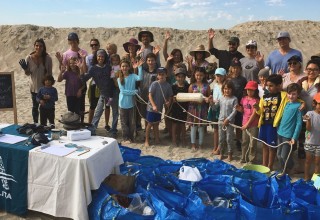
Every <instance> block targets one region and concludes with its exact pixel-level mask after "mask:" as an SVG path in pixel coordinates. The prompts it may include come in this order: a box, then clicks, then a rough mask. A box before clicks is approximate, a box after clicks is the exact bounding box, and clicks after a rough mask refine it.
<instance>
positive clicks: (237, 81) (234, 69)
mask: <svg viewBox="0 0 320 220" xmlns="http://www.w3.org/2000/svg"><path fill="white" fill-rule="evenodd" d="M241 74H242V67H241V63H240V61H239V60H237V59H236V58H235V59H233V60H232V61H231V64H230V68H229V74H228V79H230V80H231V82H233V85H234V91H233V94H234V95H235V96H236V97H237V99H238V103H240V101H241V99H242V96H243V92H244V87H245V86H246V84H247V79H246V78H244V77H243V76H242V75H241ZM234 124H235V125H237V126H242V113H240V112H237V114H236V117H235V120H234ZM241 136H242V135H241V130H240V129H236V144H237V149H238V150H241V141H240V140H241Z"/></svg>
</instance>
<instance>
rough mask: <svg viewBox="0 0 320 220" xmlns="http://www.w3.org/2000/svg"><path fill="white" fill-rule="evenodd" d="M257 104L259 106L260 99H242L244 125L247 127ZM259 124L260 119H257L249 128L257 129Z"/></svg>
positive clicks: (246, 97)
mask: <svg viewBox="0 0 320 220" xmlns="http://www.w3.org/2000/svg"><path fill="white" fill-rule="evenodd" d="M256 103H257V104H259V99H256V98H249V97H248V96H245V97H243V98H242V99H241V101H240V104H241V105H242V107H243V118H242V125H245V124H246V123H247V122H248V121H249V119H250V117H251V115H252V113H253V112H254V111H255V109H254V108H253V105H254V104H256ZM258 122H259V118H258V117H256V118H255V120H253V121H252V122H251V124H250V125H249V126H248V127H249V128H252V127H257V126H258Z"/></svg>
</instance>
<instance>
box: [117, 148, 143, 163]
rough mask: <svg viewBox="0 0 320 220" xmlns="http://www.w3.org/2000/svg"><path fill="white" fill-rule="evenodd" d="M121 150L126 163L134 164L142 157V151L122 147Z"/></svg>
mask: <svg viewBox="0 0 320 220" xmlns="http://www.w3.org/2000/svg"><path fill="white" fill-rule="evenodd" d="M119 148H120V152H121V154H122V158H123V161H124V162H133V161H135V160H137V159H138V158H139V157H140V155H141V150H140V149H134V148H130V147H125V146H122V145H119Z"/></svg>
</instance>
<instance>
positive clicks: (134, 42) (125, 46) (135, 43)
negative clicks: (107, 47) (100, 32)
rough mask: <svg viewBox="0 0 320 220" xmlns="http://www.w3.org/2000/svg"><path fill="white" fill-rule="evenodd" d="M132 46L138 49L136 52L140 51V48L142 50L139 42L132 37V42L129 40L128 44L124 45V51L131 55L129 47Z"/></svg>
mask: <svg viewBox="0 0 320 220" xmlns="http://www.w3.org/2000/svg"><path fill="white" fill-rule="evenodd" d="M130 44H132V45H134V46H135V47H136V51H137V50H140V48H141V46H140V45H139V43H138V40H137V39H135V38H133V37H132V38H130V40H129V41H128V42H126V43H124V44H123V49H124V50H125V51H126V52H127V53H129V50H128V46H129V45H130Z"/></svg>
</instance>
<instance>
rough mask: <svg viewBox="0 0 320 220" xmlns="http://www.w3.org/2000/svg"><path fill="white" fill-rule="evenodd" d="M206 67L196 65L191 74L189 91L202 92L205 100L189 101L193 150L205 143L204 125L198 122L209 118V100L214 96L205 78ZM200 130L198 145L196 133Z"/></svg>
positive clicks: (188, 118)
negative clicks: (197, 143)
mask: <svg viewBox="0 0 320 220" xmlns="http://www.w3.org/2000/svg"><path fill="white" fill-rule="evenodd" d="M205 74H206V69H205V68H204V67H196V68H195V71H194V74H192V76H191V85H190V86H189V89H188V92H189V93H201V94H202V95H203V96H204V97H205V100H204V101H203V102H201V103H199V102H189V107H188V112H189V113H190V114H188V117H187V121H188V124H190V125H191V133H190V136H191V146H192V150H193V151H195V150H197V149H198V148H201V147H202V145H203V137H204V126H205V125H201V124H198V123H203V121H202V120H200V119H204V120H206V119H207V115H208V104H207V103H208V102H209V99H211V98H212V96H211V95H210V87H209V85H208V83H207V80H206V78H205ZM199 118H200V119H199ZM197 130H198V132H199V145H198V146H197V145H196V133H197Z"/></svg>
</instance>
